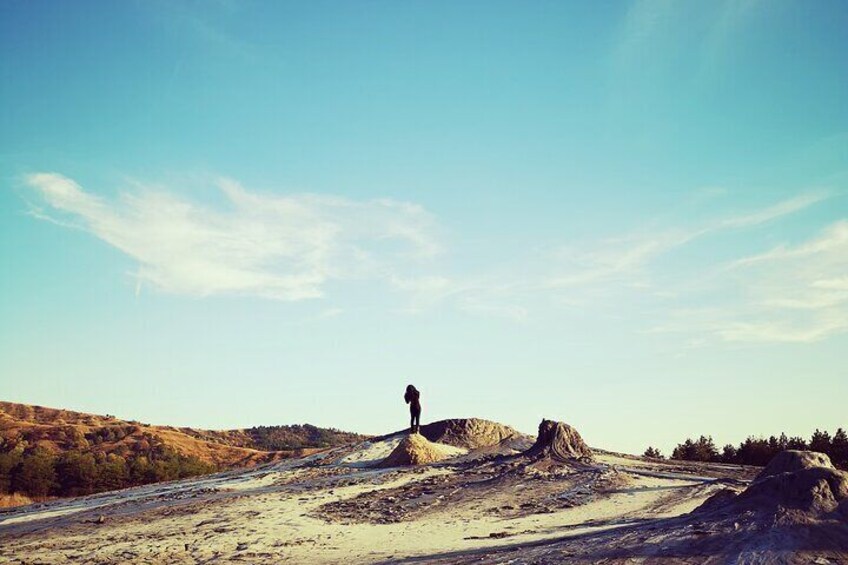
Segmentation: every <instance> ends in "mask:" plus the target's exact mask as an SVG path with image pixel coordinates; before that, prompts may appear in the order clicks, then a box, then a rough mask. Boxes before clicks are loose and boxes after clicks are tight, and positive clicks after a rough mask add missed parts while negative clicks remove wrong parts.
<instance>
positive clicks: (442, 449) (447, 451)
mask: <svg viewBox="0 0 848 565" xmlns="http://www.w3.org/2000/svg"><path fill="white" fill-rule="evenodd" d="M463 453H465V451H464V450H462V449H459V448H456V447H453V446H450V445H442V444H439V443H433V442H430V441H428V440H427V438H425V437H424V436H422V435H421V434H410V435H408V436H406V437H405V438H403V439H402V440H401V441H400V443H399V444H398V445H397V447H395V448H394V450H393V451H392V452H391V453H390V454H389V456H388V457H386V458H385V459H383V460H382V461H380V463H378V464H377V466H378V467H403V466H407V465H426V464H428V463H435V462H436V461H442V460H443V459H448V458H450V457H454V456H456V455H461V454H463Z"/></svg>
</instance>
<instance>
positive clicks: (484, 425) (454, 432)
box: [420, 418, 523, 449]
mask: <svg viewBox="0 0 848 565" xmlns="http://www.w3.org/2000/svg"><path fill="white" fill-rule="evenodd" d="M420 433H421V435H423V436H424V437H426V438H427V439H428V440H430V441H435V442H438V443H444V444H447V445H453V446H455V447H463V448H465V449H477V448H479V447H488V446H490V445H497V444H499V443H500V442H502V441H503V440H505V439H507V438H510V437H520V436H522V435H523V434H521V433H520V432H518V431H516V430H514V429H513V428H510V427H509V426H505V425H503V424H498V423H497V422H492V421H489V420H480V419H478V418H454V419H450V420H440V421H438V422H433V423H432V424H427V425H426V426H421V430H420Z"/></svg>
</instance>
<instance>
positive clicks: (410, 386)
mask: <svg viewBox="0 0 848 565" xmlns="http://www.w3.org/2000/svg"><path fill="white" fill-rule="evenodd" d="M406 392H418V390H417V389H416V388H415V387H414V386H412V385H406Z"/></svg>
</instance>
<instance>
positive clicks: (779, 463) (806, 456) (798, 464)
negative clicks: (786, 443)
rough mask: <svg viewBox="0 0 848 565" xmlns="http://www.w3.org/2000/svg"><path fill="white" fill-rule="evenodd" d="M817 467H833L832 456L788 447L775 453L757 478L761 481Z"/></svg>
mask: <svg viewBox="0 0 848 565" xmlns="http://www.w3.org/2000/svg"><path fill="white" fill-rule="evenodd" d="M815 467H825V468H827V469H833V464H832V463H831V462H830V457H828V456H827V455H825V454H824V453H819V452H817V451H798V450H794V449H788V450H786V451H781V452H780V453H778V454H777V455H775V456H774V457H773V458H772V460H771V461H769V464H768V465H766V468H765V469H763V472H762V473H760V474H759V475H758V476H757V478H756V480H757V481H761V480H763V479H766V478H768V477H771V476H774V475H779V474H781V473H794V472H796V471H803V470H805V469H813V468H815Z"/></svg>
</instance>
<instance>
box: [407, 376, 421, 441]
mask: <svg viewBox="0 0 848 565" xmlns="http://www.w3.org/2000/svg"><path fill="white" fill-rule="evenodd" d="M420 398H421V393H420V392H418V389H417V388H415V387H414V386H412V385H408V386H407V387H406V394H404V395H403V399H404V400H405V401H406V403H407V404H409V431H410V432H412V433H417V432H418V428H420V427H421V402H420Z"/></svg>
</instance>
